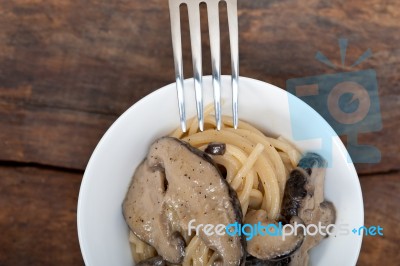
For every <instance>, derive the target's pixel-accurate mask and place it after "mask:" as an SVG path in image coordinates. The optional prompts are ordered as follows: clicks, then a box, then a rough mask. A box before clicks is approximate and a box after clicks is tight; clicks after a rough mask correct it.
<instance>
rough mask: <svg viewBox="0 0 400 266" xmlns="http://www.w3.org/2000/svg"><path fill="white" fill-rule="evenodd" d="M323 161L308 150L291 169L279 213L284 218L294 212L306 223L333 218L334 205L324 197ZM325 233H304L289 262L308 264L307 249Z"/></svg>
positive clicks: (334, 214) (331, 220)
mask: <svg viewBox="0 0 400 266" xmlns="http://www.w3.org/2000/svg"><path fill="white" fill-rule="evenodd" d="M326 166H327V164H326V161H325V160H324V159H323V158H322V157H321V156H320V155H318V154H316V153H307V154H306V155H305V156H304V157H303V158H302V159H301V160H300V162H299V164H298V167H297V168H296V169H294V170H293V171H292V172H291V174H290V178H289V180H288V186H287V187H286V188H287V189H285V195H284V200H283V206H282V207H283V209H282V214H283V215H284V217H285V218H286V219H287V217H290V215H297V216H298V217H299V218H301V219H302V220H303V221H304V223H305V225H309V224H315V225H317V224H318V223H319V222H321V224H322V225H323V226H328V225H329V224H333V223H334V222H335V220H336V211H335V207H334V205H333V204H332V203H331V202H328V201H325V199H324V181H325V173H326ZM324 237H327V235H326V236H323V235H321V234H319V233H318V234H316V235H315V236H311V235H307V236H306V237H305V239H304V242H303V244H302V246H301V247H300V249H299V250H298V251H296V252H295V253H294V254H293V255H292V256H291V263H290V265H308V261H309V256H308V251H309V250H310V249H311V248H313V247H314V246H316V245H317V244H318V243H319V242H320V241H321V240H322V239H323V238H324Z"/></svg>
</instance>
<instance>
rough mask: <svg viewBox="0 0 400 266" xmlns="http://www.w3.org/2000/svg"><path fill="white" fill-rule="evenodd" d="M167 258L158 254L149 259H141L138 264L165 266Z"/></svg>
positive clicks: (137, 265) (140, 265)
mask: <svg viewBox="0 0 400 266" xmlns="http://www.w3.org/2000/svg"><path fill="white" fill-rule="evenodd" d="M165 265H167V264H166V263H165V260H164V259H163V257H161V256H156V257H153V258H149V259H147V260H144V261H141V262H139V263H138V264H136V266H165Z"/></svg>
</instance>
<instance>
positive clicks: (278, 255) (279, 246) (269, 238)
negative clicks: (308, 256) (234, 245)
mask: <svg viewBox="0 0 400 266" xmlns="http://www.w3.org/2000/svg"><path fill="white" fill-rule="evenodd" d="M266 217H267V213H266V212H265V211H264V210H257V211H255V210H251V211H249V212H248V213H247V215H246V218H245V221H244V222H245V224H258V225H262V226H265V227H267V226H268V225H275V226H274V227H270V228H274V229H275V230H277V229H278V228H279V225H278V223H276V222H275V221H272V220H268V219H266ZM294 222H296V223H297V224H300V223H302V221H301V220H300V219H296V217H293V218H292V219H291V223H292V224H294ZM261 233H262V232H259V233H258V234H256V235H255V236H254V237H253V238H252V239H251V240H249V241H248V242H247V252H248V253H249V254H250V255H251V256H253V257H255V258H257V259H259V260H261V261H268V260H272V259H275V260H279V259H282V258H285V257H288V256H290V255H291V254H292V253H293V252H295V251H296V250H297V249H298V248H299V247H300V246H301V244H302V243H303V240H304V232H303V231H302V230H299V231H298V232H297V233H296V234H290V235H287V236H286V237H285V238H283V237H282V236H281V235H279V234H277V233H278V232H271V234H268V233H267V232H263V234H261Z"/></svg>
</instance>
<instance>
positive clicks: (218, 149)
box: [204, 142, 226, 155]
mask: <svg viewBox="0 0 400 266" xmlns="http://www.w3.org/2000/svg"><path fill="white" fill-rule="evenodd" d="M225 150H226V144H225V143H220V142H211V143H210V144H208V146H207V148H206V149H205V150H204V151H205V152H206V153H208V154H211V155H224V154H225Z"/></svg>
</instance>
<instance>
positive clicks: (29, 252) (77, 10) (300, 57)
mask: <svg viewBox="0 0 400 266" xmlns="http://www.w3.org/2000/svg"><path fill="white" fill-rule="evenodd" d="M202 13H203V15H204V14H205V10H202ZM182 18H183V21H185V22H187V15H185V14H183V16H182ZM203 22H204V23H202V32H203V37H204V38H203V46H204V49H203V61H204V66H203V67H204V73H205V74H210V73H211V64H210V52H209V41H208V37H207V23H206V21H205V20H203ZM221 23H222V27H221V30H222V34H221V38H222V45H223V50H222V60H223V62H222V72H223V74H229V73H230V62H229V48H228V34H227V26H226V15H224V13H221ZM239 27H240V74H241V75H242V76H248V77H252V78H256V79H259V80H263V81H267V82H269V83H272V84H274V85H277V86H279V87H281V88H283V89H284V88H285V87H286V81H287V80H288V79H291V78H301V77H308V76H315V75H321V74H332V73H340V72H351V71H357V70H363V69H373V70H375V71H376V73H377V79H378V86H379V97H380V106H381V116H382V123H383V129H382V130H381V131H379V132H370V133H363V134H360V135H359V142H360V143H364V144H370V145H373V146H375V147H377V148H378V149H379V150H380V151H381V153H382V161H381V162H380V163H378V164H360V165H357V170H358V173H359V174H360V179H361V184H362V188H363V195H364V200H365V223H366V225H374V224H378V223H379V224H382V225H384V230H385V233H387V234H385V236H384V237H378V238H369V237H366V238H365V239H364V242H363V248H362V252H361V256H360V259H359V263H358V264H359V265H395V264H396V262H397V261H398V260H399V259H400V253H398V252H397V249H398V248H397V247H398V243H399V240H400V239H399V238H400V234H399V231H398V229H397V224H398V222H399V221H400V219H399V211H398V210H397V209H398V208H396V207H397V206H398V205H399V204H400V198H399V193H400V187H399V177H400V174H399V173H400V172H399V171H400V164H399V162H400V155H399V154H400V153H399V152H400V144H399V142H398V139H399V136H400V108H399V107H400V87H399V86H400V85H399V84H400V75H399V70H400V48H399V47H400V46H399V44H400V1H397V0H364V1H362V0H354V1H345V0H309V1H296V0H268V1H265V0H252V1H245V0H239ZM182 31H183V38H184V42H183V48H184V54H183V55H184V66H185V76H186V77H190V75H191V60H190V59H191V55H190V45H189V41H188V38H189V34H188V25H187V23H183V26H182ZM339 38H347V39H348V41H349V46H348V49H347V56H346V64H345V65H344V66H342V65H341V62H340V52H339V47H338V39H339ZM367 49H371V51H372V56H371V57H370V58H369V59H368V60H366V61H365V62H364V63H362V64H360V65H358V66H356V67H350V66H351V65H352V64H353V63H354V62H355V61H356V60H357V59H358V58H359V56H361V54H362V53H363V52H364V51H366V50H367ZM317 51H321V52H322V53H323V54H324V55H326V56H327V57H328V58H329V59H330V60H331V61H332V62H333V63H334V64H336V65H337V67H336V68H335V69H334V68H331V67H328V66H326V65H324V64H322V63H320V62H318V61H317V60H315V55H316V53H317ZM173 80H174V69H173V59H172V46H171V37H170V29H169V13H168V1H166V0H158V1H156V0H147V1H130V0H108V1H99V0H86V1H70V0H66V1H55V0H14V1H11V0H0V165H2V166H0V192H1V193H0V232H1V236H0V265H79V264H82V263H83V262H82V257H81V255H80V252H79V247H78V242H77V233H76V223H75V219H76V201H77V195H78V191H79V184H80V180H81V176H82V173H83V170H84V169H85V166H86V164H87V161H88V159H89V157H90V154H91V153H92V151H93V149H94V148H95V146H96V144H97V142H98V141H99V139H100V138H101V136H102V135H103V134H104V132H105V131H106V130H107V128H108V127H109V126H110V125H111V124H112V123H113V122H114V121H115V119H116V118H117V117H118V116H119V115H120V114H122V113H123V112H124V111H125V110H126V109H127V108H129V107H130V106H131V105H132V104H134V103H135V102H137V101H138V100H140V99H141V98H142V97H144V96H145V95H147V94H149V93H151V92H152V91H154V90H156V89H157V88H159V87H161V86H164V85H166V84H169V83H171V82H173ZM177 122H178V121H177ZM344 140H345V138H344Z"/></svg>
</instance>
